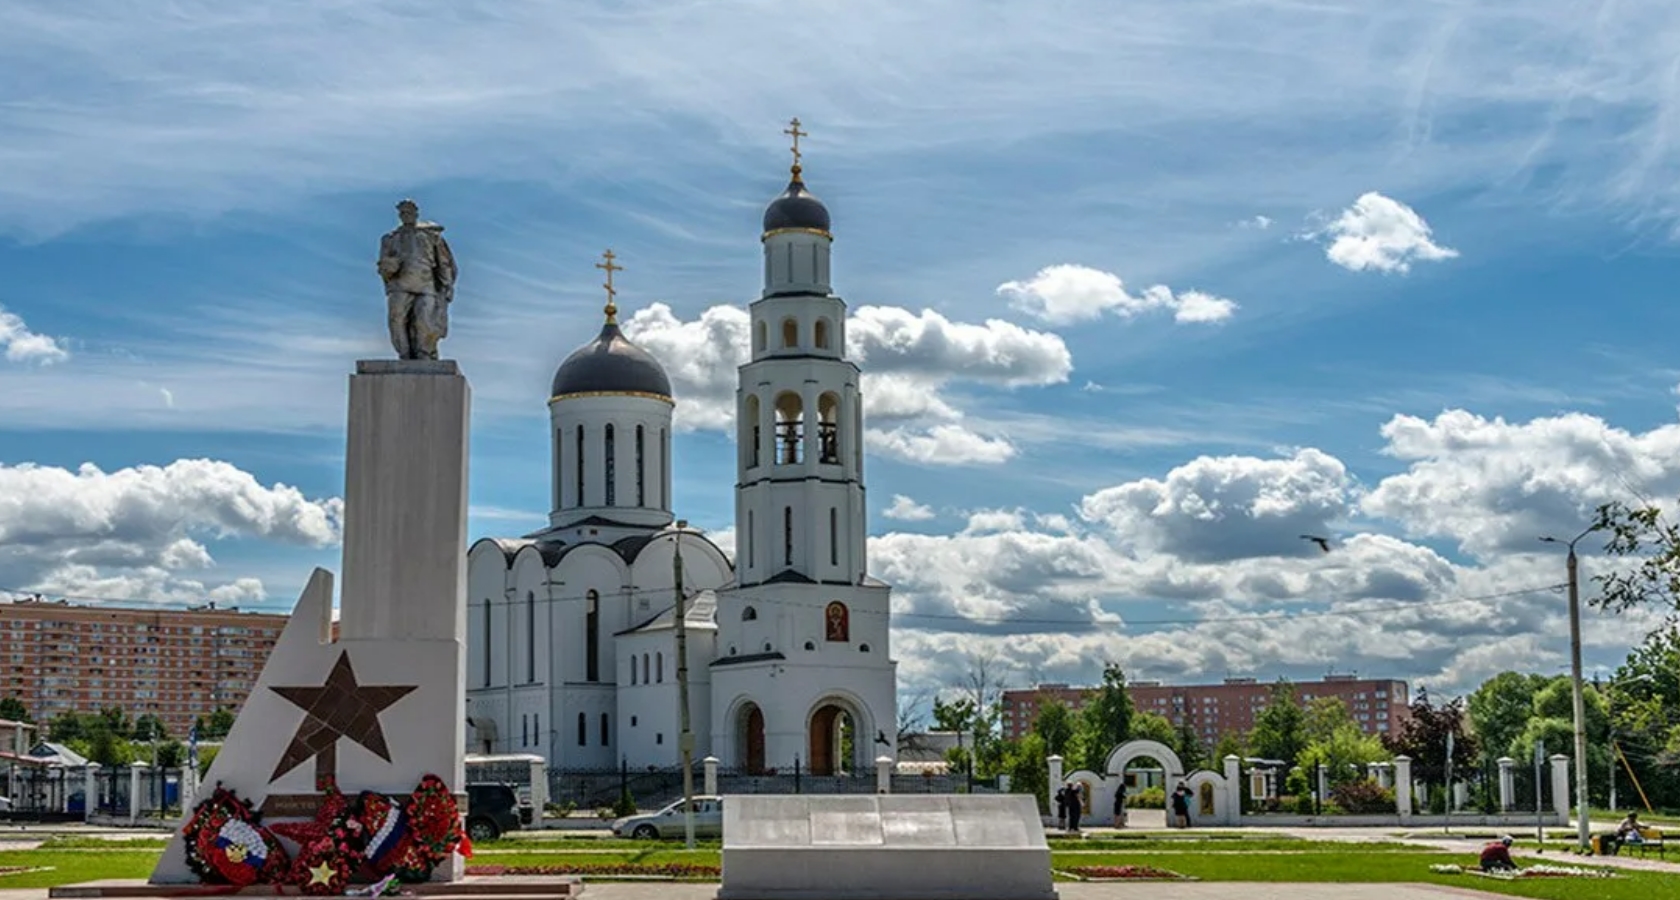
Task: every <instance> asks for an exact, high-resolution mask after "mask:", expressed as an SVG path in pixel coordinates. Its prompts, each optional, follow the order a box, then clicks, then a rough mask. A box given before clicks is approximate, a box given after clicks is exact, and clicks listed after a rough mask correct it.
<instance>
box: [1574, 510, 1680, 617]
mask: <svg viewBox="0 0 1680 900" xmlns="http://www.w3.org/2000/svg"><path fill="white" fill-rule="evenodd" d="M1593 527H1594V528H1596V529H1597V530H1599V531H1601V532H1603V533H1604V534H1605V535H1606V537H1605V541H1604V552H1605V554H1606V555H1608V556H1612V557H1616V558H1618V559H1620V560H1621V561H1622V564H1621V565H1619V566H1616V567H1614V568H1612V569H1611V570H1610V571H1608V572H1606V573H1604V574H1602V575H1595V576H1593V580H1594V581H1596V582H1598V589H1599V591H1598V592H1599V596H1598V597H1597V598H1595V599H1593V600H1591V601H1590V602H1591V603H1592V604H1593V605H1594V606H1601V607H1603V608H1605V609H1609V610H1613V611H1615V612H1621V611H1623V610H1627V609H1631V608H1633V607H1637V606H1647V605H1657V606H1665V607H1668V608H1670V609H1680V527H1676V526H1675V525H1674V524H1672V523H1670V522H1669V521H1668V520H1667V519H1665V518H1664V517H1663V514H1662V510H1661V509H1660V508H1659V507H1657V506H1655V505H1653V504H1645V505H1642V506H1634V505H1631V504H1627V503H1622V502H1620V501H1617V502H1614V503H1606V504H1604V505H1603V506H1600V507H1599V508H1598V517H1597V518H1596V520H1595V521H1594V522H1593Z"/></svg>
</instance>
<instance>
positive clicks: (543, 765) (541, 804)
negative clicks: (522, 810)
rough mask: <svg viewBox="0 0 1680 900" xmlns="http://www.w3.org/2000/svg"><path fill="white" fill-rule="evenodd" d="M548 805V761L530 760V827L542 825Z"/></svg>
mask: <svg viewBox="0 0 1680 900" xmlns="http://www.w3.org/2000/svg"><path fill="white" fill-rule="evenodd" d="M547 807H548V763H547V762H545V761H543V760H540V759H533V760H531V827H532V828H541V827H543V816H544V814H545V813H546V811H547Z"/></svg>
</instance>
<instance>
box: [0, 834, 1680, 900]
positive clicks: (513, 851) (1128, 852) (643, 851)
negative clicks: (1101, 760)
mask: <svg viewBox="0 0 1680 900" xmlns="http://www.w3.org/2000/svg"><path fill="white" fill-rule="evenodd" d="M154 842H155V841H154ZM603 843H606V842H603V841H586V840H573V841H560V840H548V841H536V840H503V841H495V842H490V843H486V844H484V845H482V846H481V847H479V848H478V852H477V854H476V855H475V858H474V862H477V863H481V864H489V865H504V866H555V865H566V864H583V863H609V864H610V863H626V862H634V863H647V864H659V863H690V864H702V865H713V866H715V865H718V864H719V856H720V854H719V851H718V850H717V848H716V847H715V846H714V847H709V848H704V849H696V850H692V851H689V850H684V849H682V848H681V846H680V845H673V844H672V843H671V842H665V843H661V844H646V843H642V844H635V845H634V846H632V847H622V848H621V847H618V846H600V845H601V844H603ZM614 843H615V844H617V843H622V842H614ZM71 844H73V845H74V846H75V847H81V848H84V849H71V848H70V847H68V846H66V845H71ZM1056 844H1057V848H1056V849H1055V850H1053V851H1052V863H1053V865H1054V866H1055V867H1056V868H1057V869H1066V868H1069V867H1074V866H1118V865H1150V866H1156V867H1159V868H1163V869H1169V870H1171V871H1175V872H1180V873H1183V874H1185V875H1193V876H1196V877H1198V878H1201V879H1203V880H1205V881H1238V882H1243V881H1247V882H1254V881H1261V882H1287V881H1314V882H1366V883H1382V882H1428V883H1434V884H1442V885H1453V886H1457V887H1465V888H1474V889H1477V890H1483V891H1488V892H1491V893H1498V894H1508V895H1511V896H1518V897H1532V898H1537V900H1656V898H1660V897H1680V874H1674V875H1670V874H1666V873H1663V874H1657V873H1648V872H1624V873H1623V877H1621V878H1618V879H1614V880H1606V881H1590V880H1585V879H1573V878H1562V879H1555V880H1549V879H1548V880H1539V879H1536V880H1530V881H1521V882H1514V883H1508V882H1500V881H1495V880H1492V879H1485V878H1475V877H1472V876H1467V875H1456V876H1455V875H1435V874H1433V873H1431V872H1430V871H1429V866H1430V865H1432V864H1437V863H1458V864H1460V865H1469V864H1471V863H1472V862H1473V859H1472V857H1471V855H1470V854H1468V853H1442V852H1440V851H1437V850H1432V849H1430V848H1427V847H1421V848H1420V847H1408V846H1404V845H1396V844H1349V843H1332V842H1324V841H1312V840H1300V839H1288V838H1278V837H1274V836H1263V837H1257V838H1256V837H1249V838H1242V839H1234V838H1232V839H1216V840H1195V839H1187V838H1182V837H1173V838H1166V839H1160V840H1139V839H1133V838H1132V837H1131V836H1128V837H1127V838H1126V839H1125V840H1114V841H1084V842H1077V843H1076V842H1068V841H1057V842H1056ZM1073 846H1077V848H1078V849H1071V848H1072V847H1073ZM1519 849H1520V848H1519ZM156 860H157V852H156V851H155V850H136V849H132V848H130V847H124V846H122V845H120V844H119V845H116V846H113V845H112V844H110V843H109V842H104V841H98V840H89V839H86V838H65V839H61V840H58V841H55V842H54V848H53V849H42V850H26V851H12V852H4V853H0V867H5V866H30V867H51V869H52V871H48V872H36V873H30V874H25V875H10V876H0V889H3V888H30V887H35V888H38V887H50V886H54V885H60V884H71V883H74V882H78V881H89V880H93V879H99V878H144V877H145V876H146V875H147V874H149V873H150V871H151V868H152V865H153V864H154V863H155V862H156ZM1545 861H1546V862H1548V863H1552V864H1557V865H1575V864H1576V863H1575V861H1574V858H1573V857H1570V856H1567V855H1562V854H1558V855H1550V854H1549V855H1548V857H1547V858H1546V860H1545ZM1521 862H1522V863H1523V864H1525V865H1526V864H1532V863H1533V862H1538V860H1532V859H1523V860H1521Z"/></svg>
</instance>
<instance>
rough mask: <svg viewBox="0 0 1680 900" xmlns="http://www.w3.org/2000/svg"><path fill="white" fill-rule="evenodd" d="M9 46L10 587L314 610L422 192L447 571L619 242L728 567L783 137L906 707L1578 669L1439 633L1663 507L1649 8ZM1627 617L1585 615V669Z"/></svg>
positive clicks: (782, 21) (1152, 12)
mask: <svg viewBox="0 0 1680 900" xmlns="http://www.w3.org/2000/svg"><path fill="white" fill-rule="evenodd" d="M9 17H10V18H11V19H12V20H15V25H14V26H13V27H9V28H8V30H7V32H6V33H5V34H4V35H0V67H3V69H4V71H6V72H8V73H11V74H12V75H13V77H12V78H10V79H9V81H10V82H11V87H12V90H10V91H9V92H8V96H7V97H5V98H4V99H0V134H4V135H6V139H5V141H4V142H0V165H3V168H4V171H6V172H7V173H8V174H7V178H6V179H5V181H4V183H0V273H3V275H4V277H3V278H0V308H3V309H4V311H5V315H4V316H0V587H3V588H7V589H15V590H26V591H36V590H39V591H43V592H46V593H48V594H51V595H68V596H74V597H88V598H111V599H122V600H131V601H144V602H157V603H184V602H191V601H195V600H200V599H202V598H204V597H207V596H209V597H215V598H218V599H222V600H225V601H227V602H243V603H247V604H255V603H262V604H267V605H270V606H274V607H281V608H284V607H286V606H289V604H290V603H291V602H292V600H293V599H295V596H296V593H297V591H298V590H299V589H300V588H301V586H302V583H303V581H304V579H305V577H306V575H307V572H308V570H309V567H310V566H312V565H326V566H328V567H336V563H337V545H336V541H337V521H338V520H337V513H338V507H337V501H336V498H337V497H338V496H339V495H340V494H341V492H342V489H343V485H342V477H343V476H342V442H343V414H344V399H345V398H344V389H345V377H346V375H347V374H348V372H349V371H351V369H352V367H353V364H354V360H355V359H357V358H362V357H380V356H385V355H388V352H389V350H388V344H387V343H386V340H385V337H384V334H383V320H382V314H381V301H382V298H381V296H380V292H379V286H378V283H377V281H376V277H375V275H374V274H373V271H372V256H373V251H374V249H375V248H376V246H377V243H376V242H377V239H378V236H379V235H380V234H381V233H382V232H383V231H384V230H386V229H388V228H389V227H391V224H392V223H393V221H394V214H393V210H392V205H393V204H394V203H395V201H396V200H397V199H400V198H402V197H404V196H413V197H415V198H417V199H418V200H419V201H420V203H421V206H422V213H423V215H424V216H425V217H427V218H431V219H435V220H437V221H439V222H442V223H443V224H444V225H445V226H446V227H447V229H448V231H447V234H448V237H449V239H450V241H451V244H452V246H453V247H454V249H455V252H456V254H457V256H458V258H459V260H460V262H461V267H462V274H461V282H460V291H459V295H458V300H457V303H456V304H455V308H454V318H453V325H452V329H453V330H452V334H451V337H450V338H449V339H448V341H447V342H446V344H445V349H446V353H447V354H449V355H452V356H454V357H456V358H458V359H459V360H460V362H461V365H462V367H463V369H464V370H465V371H466V373H467V374H468V376H469V377H470V378H471V379H472V383H473V387H474V392H475V414H474V436H473V454H474V456H473V470H472V479H473V482H472V500H473V506H474V515H473V519H472V531H473V533H474V535H475V536H478V535H489V534H518V533H523V532H525V531H528V530H530V529H531V528H534V527H536V526H537V525H538V524H540V522H541V521H542V516H543V514H544V513H545V512H546V498H547V496H548V486H547V482H546V479H547V462H546V461H547V452H548V451H547V446H546V443H545V441H546V437H545V427H544V423H545V422H546V410H545V408H544V401H545V400H546V393H547V391H546V388H547V381H548V378H549V377H550V375H551V374H552V371H553V369H554V367H555V366H556V365H557V364H558V363H559V361H560V360H561V359H563V358H564V357H565V355H566V354H567V353H569V352H570V351H571V349H573V348H574V347H575V346H577V345H578V344H580V343H582V342H584V341H586V340H588V339H589V338H590V337H591V336H592V335H593V333H594V331H595V330H596V329H597V328H598V323H599V308H600V305H601V299H602V298H601V295H600V292H599V290H598V288H597V287H596V286H597V284H598V275H599V272H598V271H596V270H595V269H593V268H592V265H593V263H594V262H595V260H596V259H597V257H598V254H599V253H600V252H601V250H602V249H604V248H606V247H611V248H613V249H614V250H615V251H616V252H617V253H618V255H619V257H620V260H621V261H622V262H623V263H624V265H625V266H626V267H627V268H626V271H625V272H623V273H621V274H620V275H619V278H618V283H619V285H620V288H621V293H620V297H619V300H620V304H621V306H622V307H623V308H624V310H625V313H626V317H627V320H628V324H627V328H628V329H629V330H630V331H631V332H632V334H634V335H635V336H636V337H637V339H638V340H639V341H640V342H642V343H643V345H644V346H646V347H648V348H649V349H651V350H653V351H654V352H656V353H658V354H659V355H660V357H661V358H662V359H663V360H664V361H665V364H666V366H667V368H668V369H670V370H671V373H672V376H673V379H674V381H675V382H676V384H677V387H678V394H679V397H678V400H679V419H680V420H681V422H682V423H683V425H684V427H685V428H687V429H688V430H686V431H684V432H683V433H682V434H680V435H679V437H678V439H677V453H678V465H677V467H676V471H675V474H676V482H677V484H676V487H677V499H678V506H679V507H680V509H679V513H680V514H682V515H685V516H687V517H688V518H690V519H691V520H693V521H695V522H697V523H699V524H701V525H703V526H704V527H706V528H708V529H709V530H711V531H713V532H715V533H717V534H718V536H719V538H720V540H722V541H724V542H725V543H727V542H728V539H729V529H730V526H731V524H732V523H731V522H730V521H729V519H730V516H731V515H732V508H731V498H730V495H729V491H730V483H731V479H732V476H733V472H732V465H733V464H732V458H733V457H732V455H731V454H732V451H731V444H730V439H729V432H728V431H727V426H728V422H727V417H728V402H727V399H728V396H729V393H730V391H731V390H732V386H733V379H734V374H733V369H732V365H733V361H734V359H735V358H736V355H737V354H738V353H739V352H741V351H744V349H745V347H744V342H743V341H740V340H736V338H739V337H740V336H741V333H740V332H739V331H738V328H739V325H740V322H741V316H742V313H741V312H740V311H741V310H742V309H744V305H745V303H746V302H748V301H749V300H750V299H752V297H753V296H755V292H756V290H757V287H758V284H757V279H758V277H759V274H760V263H759V257H758V254H759V248H758V242H757V238H758V233H757V230H758V217H759V214H760V213H761V211H762V208H763V205H764V204H765V203H766V202H768V200H769V199H770V198H771V197H773V196H774V195H775V194H776V193H777V192H779V191H780V190H781V188H782V187H783V185H785V183H786V178H787V170H786V166H787V163H788V155H787V151H786V137H785V136H784V135H783V134H781V129H782V128H783V127H785V123H786V121H787V119H788V118H789V117H790V116H793V115H798V116H800V117H801V120H802V121H803V122H804V123H805V126H806V128H807V129H808V130H809V131H810V132H811V136H810V137H809V138H807V139H806V140H805V143H804V149H805V151H806V157H805V163H806V174H807V180H808V182H809V184H810V186H811V188H812V189H813V190H814V191H815V192H816V193H817V194H818V195H819V196H821V197H822V198H823V199H824V200H825V201H826V202H827V203H828V205H829V207H830V209H831V211H832V213H833V215H834V219H835V225H834V229H835V233H836V237H837V242H836V245H835V281H836V287H837V290H838V291H839V292H840V293H841V294H842V295H843V296H844V297H845V298H846V299H847V300H848V301H849V303H850V305H851V309H852V312H853V315H854V321H853V325H852V337H853V339H854V346H853V350H854V351H855V353H856V355H858V356H859V357H860V358H861V362H862V364H863V365H864V367H865V370H866V372H868V373H869V376H870V379H871V381H870V382H869V383H868V384H866V386H865V387H866V390H867V391H869V396H870V403H871V406H870V408H869V416H870V426H869V427H870V429H871V436H870V437H871V444H870V447H871V453H870V457H869V463H868V478H869V491H870V498H871V504H870V505H871V515H872V519H871V534H872V535H874V541H873V546H872V558H873V560H874V568H875V570H876V572H877V574H879V575H881V576H882V577H884V578H886V579H887V580H889V581H892V582H894V583H895V584H897V585H898V587H899V590H898V592H897V599H896V600H895V609H896V610H897V611H898V613H899V614H900V617H899V619H898V624H899V629H898V632H897V634H896V636H895V641H896V645H895V651H896V654H897V655H898V657H899V658H900V659H901V661H902V671H903V672H904V676H905V680H906V683H907V684H908V685H912V686H937V685H939V684H944V683H949V682H950V681H951V680H953V679H956V678H960V677H961V672H962V670H963V667H964V665H965V663H964V660H966V659H970V658H972V657H973V656H975V655H976V654H980V655H984V654H997V655H998V656H999V657H1000V658H1001V659H1003V660H1004V661H1005V662H1006V663H1007V666H1008V668H1009V671H1010V673H1011V674H1010V677H1011V679H1012V680H1014V681H1016V682H1019V683H1025V682H1029V681H1032V680H1035V679H1047V680H1048V679H1054V680H1069V681H1082V680H1088V679H1090V678H1092V677H1093V676H1094V674H1095V672H1096V671H1097V670H1098V668H1099V667H1100V663H1101V662H1102V660H1104V659H1115V660H1118V661H1121V662H1122V663H1124V664H1125V665H1127V666H1128V668H1129V669H1130V670H1132V671H1134V672H1136V673H1137V674H1139V675H1140V676H1146V677H1164V678H1168V679H1192V678H1203V677H1215V678H1216V677H1222V676H1224V675H1227V674H1231V675H1258V676H1260V677H1272V676H1276V675H1291V676H1296V677H1302V676H1309V675H1314V674H1321V673H1322V672H1324V671H1325V670H1327V669H1329V668H1332V667H1334V668H1336V669H1337V670H1340V671H1347V670H1359V671H1362V672H1369V673H1370V674H1374V675H1384V676H1395V677H1403V678H1409V679H1412V680H1414V681H1417V682H1422V683H1425V684H1428V685H1430V686H1431V687H1432V688H1436V687H1439V688H1442V689H1448V690H1453V689H1465V688H1468V687H1473V686H1474V684H1475V683H1477V682H1479V681H1480V680H1481V679H1482V678H1484V677H1486V676H1487V675H1490V674H1492V673H1494V672H1497V671H1499V670H1500V669H1502V668H1506V667H1512V666H1520V667H1528V668H1538V669H1544V670H1547V671H1554V670H1556V669H1557V668H1558V667H1560V666H1562V665H1563V664H1564V663H1565V662H1566V658H1565V657H1564V655H1563V654H1564V650H1565V648H1566V644H1565V642H1564V635H1565V632H1564V631H1563V626H1562V622H1563V619H1562V608H1561V602H1560V599H1561V598H1559V597H1558V596H1557V595H1556V594H1554V593H1550V592H1540V593H1527V594H1518V595H1515V596H1508V597H1499V598H1492V599H1486V600H1479V601H1477V600H1469V601H1467V600H1465V599H1464V598H1473V597H1480V596H1484V595H1492V594H1503V593H1505V592H1509V591H1514V590H1521V589H1526V588H1531V587H1544V586H1547V585H1551V584H1554V583H1555V582H1556V581H1558V580H1560V579H1561V573H1562V562H1561V560H1560V559H1558V558H1557V555H1556V554H1554V553H1549V552H1545V551H1546V549H1547V548H1545V547H1542V546H1540V545H1539V544H1538V542H1537V541H1535V540H1534V538H1536V537H1538V536H1539V535H1541V534H1546V533H1552V532H1559V533H1562V532H1568V533H1569V534H1573V533H1575V532H1576V531H1579V530H1580V528H1581V527H1582V526H1583V525H1584V524H1585V522H1586V520H1587V519H1589V518H1590V515H1591V510H1592V509H1593V508H1594V507H1595V506H1596V505H1597V504H1598V503H1601V502H1604V501H1606V500H1614V499H1632V498H1634V497H1636V496H1649V497H1652V498H1661V499H1667V498H1672V497H1675V496H1680V455H1677V454H1676V453H1675V451H1676V450H1677V449H1680V423H1677V422H1676V407H1675V403H1676V398H1675V393H1674V388H1675V385H1676V383H1677V382H1680V356H1676V354H1675V351H1674V350H1673V348H1672V339H1671V337H1670V336H1671V335H1673V334H1674V333H1675V332H1676V327H1677V326H1680V310H1677V309H1676V308H1675V305H1674V304H1673V303H1672V302H1671V301H1672V296H1671V295H1672V288H1671V285H1672V284H1673V283H1674V276H1675V274H1676V272H1677V265H1676V258H1677V254H1676V247H1675V236H1676V231H1675V228H1676V224H1677V219H1676V214H1677V212H1680V205H1677V203H1676V201H1677V199H1680V190H1677V188H1676V184H1677V183H1680V181H1677V179H1676V178H1675V177H1674V175H1675V173H1676V168H1677V167H1680V146H1677V143H1676V140H1677V137H1680V133H1677V132H1680V126H1677V125H1676V124H1675V123H1676V122H1680V117H1676V116H1675V114H1674V112H1675V103H1676V99H1677V93H1676V89H1675V87H1674V84H1673V81H1672V78H1671V77H1670V75H1669V72H1670V70H1671V68H1672V59H1673V48H1674V46H1675V40H1676V36H1677V35H1680V12H1676V11H1674V10H1672V9H1669V8H1668V7H1667V6H1665V5H1661V4H1622V5H1613V6H1605V7H1602V8H1594V9H1587V8H1585V7H1582V6H1580V5H1579V4H1575V3H1567V2H1561V0H1557V2H1551V0H1548V2H1537V3H1531V4H1525V5H1524V7H1523V9H1521V10H1516V11H1499V12H1490V11H1488V10H1486V9H1483V8H1480V7H1479V6H1478V5H1475V4H1467V3H1445V2H1443V3H1429V4H1408V5H1405V6H1404V7H1402V8H1400V9H1396V10H1381V9H1379V7H1378V6H1377V5H1375V4H1368V3H1334V2H1330V3H1322V4H1316V5H1313V6H1310V7H1306V6H1301V5H1298V4H1286V3H1241V4H1238V3H1227V2H1185V0H1180V2H1173V3H1133V4H1126V5H1125V6H1124V8H1123V9H1122V8H1117V7H1115V6H1114V5H1113V4H1110V3H1102V2H1098V0H1088V2H1087V0H1060V2H1056V3H1050V4H1044V3H1035V4H1028V3H1013V4H1009V3H991V2H973V0H967V2H963V3H960V4H959V3H957V2H956V0H949V2H944V0H930V2H923V3H917V4H912V5H908V6H907V5H905V4H890V3H884V2H883V3H877V2H855V3H848V4H840V5H836V4H814V3H802V2H786V0H783V2H768V0H764V2H744V0H743V2H719V3H712V4H702V5H672V4H658V3H652V2H629V3H625V2H620V3H614V4H584V3H578V4H566V5H565V6H564V8H561V7H559V6H555V5H551V4H550V5H543V4H535V3H502V4H487V3H465V2H455V3H449V4H443V3H431V2H418V0H416V2H407V3H383V2H358V3H353V4H352V3H327V2H320V3H312V4H293V5H288V6H287V7H285V8H238V7H227V6H226V5H225V4H212V3H195V2H180V3H175V4H173V5H171V7H170V8H169V12H168V13H167V14H163V15H160V14H157V13H155V12H145V13H142V12H140V11H136V10H134V9H131V8H130V6H129V5H126V4H119V3H99V2H90V3H78V4H73V5H70V4H56V3H45V2H40V3H36V2H23V3H20V4H17V5H16V6H15V8H14V9H13V10H12V11H10V12H9ZM84 465H91V466H94V467H97V470H98V471H97V472H95V471H81V473H80V474H79V475H78V474H77V473H78V472H79V471H80V467H82V466H84ZM148 467H150V468H148ZM889 512H890V513H892V515H891V516H889V515H888V513H889ZM1302 532H1309V533H1325V534H1332V535H1334V536H1335V537H1336V539H1337V542H1338V547H1337V550H1336V551H1335V552H1334V553H1332V554H1330V555H1322V554H1318V553H1317V551H1316V550H1313V549H1312V548H1311V547H1310V546H1308V545H1303V544H1302V543H1301V542H1300V541H1298V540H1297V539H1296V537H1295V536H1296V535H1297V534H1299V533H1302ZM1589 565H1598V563H1597V562H1596V561H1591V562H1589ZM1361 609H1363V610H1364V611H1360V610H1361ZM1269 611H1276V612H1279V613H1287V614H1289V615H1287V616H1286V617H1285V618H1283V619H1281V620H1278V621H1276V622H1257V621H1255V620H1254V618H1253V617H1254V616H1256V615H1257V614H1261V613H1266V612H1269ZM1652 621H1653V620H1651V619H1649V618H1646V617H1640V616H1623V617H1621V618H1617V619H1612V618H1608V617H1603V616H1599V615H1598V614H1596V613H1595V614H1592V615H1590V616H1589V622H1588V648H1589V649H1588V657H1589V668H1590V667H1593V666H1609V665H1613V664H1614V663H1615V662H1616V661H1617V660H1618V659H1619V658H1620V656H1621V654H1623V653H1624V652H1625V649H1626V647H1627V646H1628V644H1630V643H1632V642H1635V641H1637V639H1638V638H1639V636H1640V635H1641V634H1642V633H1643V630H1644V628H1645V627H1646V626H1648V625H1649V624H1651V622H1652ZM1050 622H1071V623H1074V624H1073V625H1072V627H1063V626H1058V625H1052V624H1047V623H1050ZM1151 623H1155V624H1151Z"/></svg>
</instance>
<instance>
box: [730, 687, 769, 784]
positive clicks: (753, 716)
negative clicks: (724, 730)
mask: <svg viewBox="0 0 1680 900" xmlns="http://www.w3.org/2000/svg"><path fill="white" fill-rule="evenodd" d="M737 721H738V724H737V726H736V735H735V746H736V747H737V748H738V752H739V753H740V766H741V768H742V770H744V771H745V772H746V773H747V774H748V775H762V774H764V710H762V709H759V708H758V704H757V703H752V702H750V701H749V702H748V703H746V704H744V705H743V706H742V707H741V711H740V713H739V714H738V716H737Z"/></svg>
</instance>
